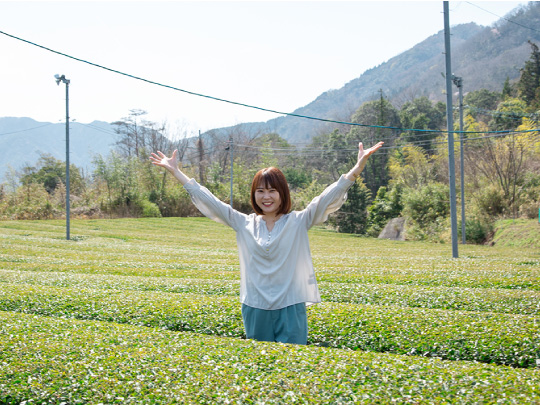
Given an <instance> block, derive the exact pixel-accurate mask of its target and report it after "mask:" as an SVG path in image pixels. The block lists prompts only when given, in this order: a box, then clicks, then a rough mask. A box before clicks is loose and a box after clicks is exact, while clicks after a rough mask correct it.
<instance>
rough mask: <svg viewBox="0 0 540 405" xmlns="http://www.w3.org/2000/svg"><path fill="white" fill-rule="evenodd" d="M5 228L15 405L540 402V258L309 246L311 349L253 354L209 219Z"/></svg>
mask: <svg viewBox="0 0 540 405" xmlns="http://www.w3.org/2000/svg"><path fill="white" fill-rule="evenodd" d="M71 238H72V240H70V241H67V240H65V223H64V222H63V221H6V222H0V404H19V403H24V404H49V403H50V404H53V403H54V404H57V403H58V404H60V403H64V404H78V403H96V404H98V403H104V404H105V403H106V404H112V403H160V404H161V403H194V404H199V403H201V404H203V403H208V404H214V403H223V404H227V403H231V404H233V403H234V404H236V403H246V404H250V403H253V404H255V403H261V404H262V403H268V404H272V403H277V404H282V403H286V404H289V403H291V404H294V403H309V404H312V403H321V404H328V403H336V404H347V403H415V404H416V403H422V404H424V403H433V404H439V403H458V404H471V403H508V404H513V403H517V404H522V403H523V404H529V403H540V252H539V251H537V250H536V249H526V248H519V249H518V248H501V247H486V246H469V245H467V246H460V247H459V248H460V258H459V259H452V258H451V247H450V246H449V245H444V244H427V243H419V242H393V241H385V240H376V239H369V238H360V237H356V236H353V235H346V234H337V233H335V232H332V231H329V230H326V229H323V228H316V229H313V230H312V231H310V241H311V246H312V251H313V259H314V264H315V267H316V273H317V278H318V280H319V287H320V290H321V295H322V298H323V303H322V304H319V305H315V306H312V307H309V308H308V319H309V344H308V345H307V346H295V345H284V344H278V343H263V342H255V341H250V340H246V339H245V338H244V336H243V326H242V319H241V314H240V304H239V302H238V290H239V269H238V257H237V253H236V241H235V237H234V233H233V232H232V231H231V230H230V229H228V228H226V227H224V226H222V225H219V224H216V223H213V222H212V221H210V220H207V219H206V218H167V219H136V220H135V219H121V220H86V221H82V220H81V221H79V220H77V221H72V223H71Z"/></svg>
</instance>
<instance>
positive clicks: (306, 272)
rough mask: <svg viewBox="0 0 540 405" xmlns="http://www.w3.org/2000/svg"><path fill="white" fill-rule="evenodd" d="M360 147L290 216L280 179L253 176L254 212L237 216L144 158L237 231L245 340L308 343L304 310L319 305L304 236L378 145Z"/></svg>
mask: <svg viewBox="0 0 540 405" xmlns="http://www.w3.org/2000/svg"><path fill="white" fill-rule="evenodd" d="M382 144H383V143H382V142H379V143H378V144H376V145H375V146H373V147H371V148H369V149H367V150H364V147H363V145H362V143H359V145H358V160H357V163H356V165H355V166H354V167H353V168H352V169H351V170H350V171H349V172H348V173H347V174H343V175H342V176H341V177H340V179H339V180H338V181H336V182H335V183H333V184H331V185H330V186H328V187H327V188H326V189H325V190H324V191H323V192H322V194H321V195H319V196H318V197H316V198H314V199H313V201H311V203H309V204H308V206H307V207H306V208H305V209H304V210H302V211H292V212H291V211H290V209H291V200H290V196H289V187H288V185H287V180H286V179H285V176H284V175H283V173H282V172H281V171H280V170H279V169H277V168H275V167H270V168H266V169H262V170H259V171H258V172H257V174H256V175H255V177H254V179H253V181H252V185H251V204H252V207H253V210H254V211H255V212H254V213H253V214H251V215H246V214H243V213H241V212H239V211H237V210H235V209H233V208H232V207H231V206H230V205H228V204H225V203H223V202H222V201H219V200H218V199H217V198H216V197H215V196H214V195H213V194H212V193H211V192H210V191H209V190H208V189H207V188H205V187H203V186H201V185H200V184H198V183H197V182H196V181H195V180H194V179H189V178H188V177H187V176H186V175H185V174H184V173H183V172H182V171H181V170H180V169H179V168H178V164H177V151H174V152H173V155H172V156H171V157H170V158H169V157H167V156H165V155H164V154H163V153H162V152H157V153H152V156H151V157H150V160H151V161H152V163H153V164H154V165H156V166H160V167H163V168H165V169H167V170H168V171H169V172H170V173H171V174H173V175H174V176H175V177H176V179H177V180H178V181H179V182H180V183H181V184H182V185H183V186H184V188H185V189H186V190H187V192H188V193H189V194H190V196H191V199H192V201H193V203H194V204H195V205H196V206H197V208H198V209H199V211H201V212H202V213H203V214H204V215H205V216H207V217H208V218H210V219H212V220H214V221H216V222H219V223H222V224H224V225H228V226H230V227H231V228H233V229H234V230H235V231H236V241H237V245H238V254H239V257H240V301H241V303H242V318H243V321H244V327H245V329H246V336H247V337H248V338H250V339H256V340H263V341H275V342H283V343H296V344H306V343H307V335H308V325H307V314H306V306H308V305H312V304H317V303H319V302H321V297H320V294H319V289H318V287H317V280H316V278H315V271H314V268H313V263H312V260H311V251H310V248H309V239H308V230H309V229H310V228H311V227H312V226H314V225H317V224H321V223H323V222H324V221H326V219H327V218H328V215H329V214H330V213H332V212H335V211H337V210H338V209H339V208H340V207H341V206H342V205H343V203H344V202H345V199H346V198H347V190H348V189H349V187H351V186H352V185H353V184H354V182H355V180H356V179H357V177H358V176H359V175H360V173H361V172H362V170H363V169H364V166H365V164H366V161H367V159H368V157H369V156H370V155H371V154H372V153H374V152H375V151H376V150H378V149H379V148H380V147H381V146H382Z"/></svg>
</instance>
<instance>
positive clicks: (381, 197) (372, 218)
mask: <svg viewBox="0 0 540 405" xmlns="http://www.w3.org/2000/svg"><path fill="white" fill-rule="evenodd" d="M402 189H403V187H402V186H401V185H400V184H397V185H395V186H394V187H393V188H392V189H391V190H390V191H389V192H387V190H386V187H381V188H379V191H377V196H376V197H375V200H373V203H372V204H371V205H370V206H369V207H368V230H367V234H368V235H369V236H374V237H376V236H378V235H379V234H380V233H381V231H382V230H383V228H384V226H385V225H386V223H387V222H388V221H389V220H390V219H392V218H397V217H399V216H400V215H401V210H402V209H403V204H402V202H401V199H402Z"/></svg>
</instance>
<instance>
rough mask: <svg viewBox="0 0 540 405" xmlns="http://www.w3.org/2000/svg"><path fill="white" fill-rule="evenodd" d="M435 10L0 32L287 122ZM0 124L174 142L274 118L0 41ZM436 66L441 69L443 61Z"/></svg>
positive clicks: (70, 12) (502, 10)
mask: <svg viewBox="0 0 540 405" xmlns="http://www.w3.org/2000/svg"><path fill="white" fill-rule="evenodd" d="M522 4H526V2H516V1H512V2H509V1H471V2H468V1H451V2H450V3H449V9H450V13H449V19H450V24H451V25H457V24H462V23H468V22H475V23H477V24H479V25H484V26H489V25H492V24H493V23H494V22H496V21H497V20H499V18H500V17H503V16H505V15H506V14H507V13H508V12H510V11H511V10H513V9H514V8H515V7H518V6H519V5H522ZM443 24H444V19H443V2H442V1H271V2H270V1H234V2H233V1H128V0H125V1H121V0H118V1H74V0H73V1H24V0H22V1H21V0H18V1H4V0H0V31H2V32H4V33H7V34H9V35H13V36H16V37H19V38H21V39H24V40H26V41H30V42H33V43H35V44H38V45H41V46H44V47H47V48H50V49H52V50H55V51H58V52H61V53H64V54H67V55H70V56H73V57H75V58H79V59H83V60H85V61H88V62H92V63H94V64H98V65H101V66H104V67H107V68H110V69H113V70H116V71H119V72H122V73H126V74H129V75H132V76H137V77H140V78H142V79H146V80H150V81H154V82H158V83H161V84H164V85H167V86H172V87H176V88H179V89H182V90H187V91H190V92H195V93H199V94H204V95H207V96H212V97H217V98H221V99H226V100H231V101H235V102H239V103H243V104H249V105H253V106H257V107H262V108H266V109H272V110H276V111H282V112H292V111H294V110H295V109H297V108H299V107H302V106H304V105H306V104H308V103H310V102H311V101H313V100H314V99H315V98H317V97H318V96H319V95H320V94H322V93H323V92H325V91H328V90H330V89H338V88H341V87H342V86H343V85H345V84H346V83H347V82H349V81H351V80H353V79H355V78H357V77H359V76H360V75H361V74H362V73H363V72H365V71H366V70H368V69H370V68H373V67H376V66H378V65H380V64H381V63H384V62H385V61H387V60H389V59H390V58H392V57H394V56H396V55H398V54H400V53H402V52H404V51H406V50H408V49H410V48H411V47H413V46H414V45H416V44H417V43H419V42H421V41H423V40H424V39H426V38H428V37H429V36H431V35H434V34H436V33H437V32H438V31H440V30H442V29H443V28H444V25H443ZM0 52H1V54H2V58H1V63H0V117H30V118H33V119H35V120H37V121H40V122H53V123H55V122H63V121H65V116H66V102H65V85H64V84H60V86H57V84H56V80H55V78H54V75H55V74H60V75H62V74H63V75H65V76H66V78H67V79H69V80H70V85H69V111H70V114H69V115H70V118H71V119H72V120H75V121H77V122H81V123H90V122H92V121H94V120H99V121H106V122H114V121H118V120H121V119H123V118H125V117H127V116H128V115H129V113H130V110H133V109H139V110H144V111H146V112H147V114H146V115H145V118H146V119H147V120H150V121H154V122H157V123H167V125H168V126H169V128H171V131H172V132H177V133H178V134H180V133H185V135H188V136H191V135H194V134H195V133H196V132H197V131H198V130H201V131H203V132H204V131H206V130H209V129H212V128H219V127H224V126H231V125H236V124H239V123H243V122H252V121H267V120H269V119H272V118H276V117H278V116H279V115H276V114H273V113H268V112H262V111H259V110H256V109H252V108H246V107H240V106H235V105H232V104H230V103H224V102H220V101H215V100H212V99H208V98H204V97H199V96H195V95H190V94H187V93H184V92H180V91H177V90H172V89H170V88H166V87H162V86H157V85H153V84H150V83H148V82H145V81H141V80H136V79H133V78H130V77H127V76H124V75H121V74H118V73H114V72H111V71H107V70H105V69H102V68H99V67H95V66H91V65H89V64H86V63H83V62H79V61H75V60H72V59H70V58H67V57H66V56H62V55H58V54H55V53H53V52H50V51H47V50H45V49H42V48H40V47H38V46H36V45H31V44H28V43H26V42H22V41H20V40H17V39H14V38H12V37H8V36H6V35H4V34H0ZM441 57H443V56H442V55H441Z"/></svg>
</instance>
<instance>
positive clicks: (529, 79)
mask: <svg viewBox="0 0 540 405" xmlns="http://www.w3.org/2000/svg"><path fill="white" fill-rule="evenodd" d="M529 45H530V46H531V55H530V57H529V60H528V61H526V62H525V66H523V68H521V76H520V78H519V81H518V84H517V87H518V91H519V97H520V98H521V99H522V100H523V101H525V103H527V106H529V107H530V109H531V111H534V110H537V109H538V108H539V107H540V51H539V50H538V46H537V45H536V44H535V43H533V42H531V41H530V40H529Z"/></svg>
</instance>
